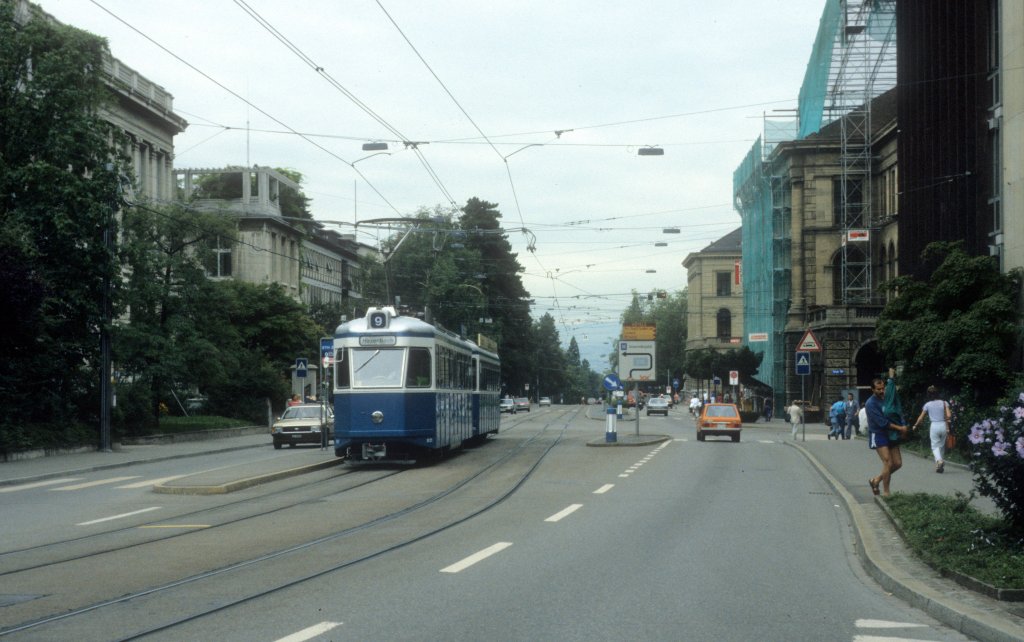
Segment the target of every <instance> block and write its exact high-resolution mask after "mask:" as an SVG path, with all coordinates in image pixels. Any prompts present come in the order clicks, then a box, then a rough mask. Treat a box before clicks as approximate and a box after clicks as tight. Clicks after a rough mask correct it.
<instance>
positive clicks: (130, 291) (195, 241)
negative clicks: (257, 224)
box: [113, 206, 235, 430]
mask: <svg viewBox="0 0 1024 642" xmlns="http://www.w3.org/2000/svg"><path fill="white" fill-rule="evenodd" d="M123 220H124V226H123V227H124V232H123V234H122V243H121V256H122V259H123V261H124V266H125V268H126V273H127V278H126V280H125V283H124V287H123V290H124V301H125V303H126V306H127V310H129V311H130V316H129V317H128V319H127V323H121V324H118V326H117V327H116V328H115V331H114V335H113V346H114V361H115V363H116V364H117V366H118V370H119V371H121V373H122V375H123V377H124V378H125V379H126V380H128V381H131V382H132V383H131V385H130V386H128V388H127V391H128V392H129V394H122V399H123V401H122V403H121V404H120V407H119V411H118V414H119V416H120V418H121V420H122V424H123V425H124V426H125V427H126V428H128V429H129V430H135V429H138V428H140V427H144V426H146V425H156V424H158V423H159V420H160V414H161V408H160V404H161V403H165V402H167V401H168V400H169V399H170V398H171V397H172V396H173V394H172V393H176V392H184V391H185V390H198V389H205V388H206V385H207V384H208V383H209V382H210V381H211V380H216V379H218V378H220V377H222V376H224V375H223V372H222V371H221V368H220V365H221V361H220V360H219V359H214V358H213V356H214V355H217V354H218V353H219V352H220V349H219V347H218V345H224V344H211V343H209V342H208V341H207V340H206V338H205V337H204V336H203V334H204V331H203V329H202V328H198V327H196V319H197V316H198V315H197V313H196V310H194V309H192V307H191V306H190V303H193V302H194V301H195V297H194V296H193V295H192V292H193V291H194V290H196V289H199V288H202V287H203V286H204V285H205V282H206V273H205V271H204V269H203V264H204V263H206V262H207V260H208V259H209V258H210V257H211V256H212V255H213V250H214V249H215V248H218V247H223V248H229V247H230V246H231V243H232V241H233V239H234V236H235V226H234V220H233V219H230V218H227V217H224V216H221V215H218V214H208V213H202V212H197V211H194V210H188V209H185V208H182V207H180V206H168V207H160V208H154V207H148V206H137V207H135V208H133V209H131V210H129V211H126V212H125V213H124V216H123ZM213 304H214V305H216V303H213ZM147 407H148V412H146V411H145V410H144V408H147Z"/></svg>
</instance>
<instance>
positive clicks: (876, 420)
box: [864, 379, 907, 497]
mask: <svg viewBox="0 0 1024 642" xmlns="http://www.w3.org/2000/svg"><path fill="white" fill-rule="evenodd" d="M890 386H891V388H892V394H893V395H895V392H896V384H895V382H894V381H893V380H892V379H889V382H888V383H886V382H885V381H883V380H881V379H875V380H874V381H872V382H871V393H872V394H871V398H870V399H868V400H867V403H865V404H864V407H865V409H866V410H867V419H868V447H869V448H871V449H872V450H874V451H875V452H876V453H878V458H879V459H881V460H882V472H881V473H880V474H878V475H877V476H875V477H872V478H870V479H868V485H870V486H871V492H872V493H874V494H875V495H877V494H878V493H879V486H881V489H882V494H883V495H884V496H885V497H888V496H889V483H890V481H891V480H892V476H893V474H895V473H896V471H897V470H899V469H900V468H902V467H903V456H902V455H901V454H900V443H899V439H900V437H903V436H905V435H906V433H907V427H906V426H905V425H902V424H899V423H896V422H894V421H893V419H894V418H893V417H890V416H889V415H888V414H886V412H885V410H884V405H883V400H884V399H885V397H886V389H887V388H889V387H890ZM894 436H895V437H896V438H895V439H894V438H893V437H894Z"/></svg>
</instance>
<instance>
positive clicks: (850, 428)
mask: <svg viewBox="0 0 1024 642" xmlns="http://www.w3.org/2000/svg"><path fill="white" fill-rule="evenodd" d="M845 407H846V432H844V433H843V439H849V438H850V437H851V436H852V435H851V433H852V432H854V431H856V432H857V434H858V435H859V434H860V424H859V422H858V420H857V412H858V411H859V410H860V404H859V403H857V400H856V399H854V398H853V393H852V392H851V393H849V394H847V395H846V406H845Z"/></svg>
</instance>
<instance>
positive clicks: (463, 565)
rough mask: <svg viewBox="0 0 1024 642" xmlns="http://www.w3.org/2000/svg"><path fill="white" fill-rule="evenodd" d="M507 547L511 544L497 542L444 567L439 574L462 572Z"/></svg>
mask: <svg viewBox="0 0 1024 642" xmlns="http://www.w3.org/2000/svg"><path fill="white" fill-rule="evenodd" d="M509 546H512V542H498V543H497V544H492V545H491V546H488V547H487V548H485V549H483V550H482V551H479V552H476V553H473V554H472V555H470V556H469V557H465V558H463V559H461V560H459V561H458V562H455V563H454V564H452V565H450V566H445V567H444V568H442V569H441V572H442V573H458V572H459V571H463V570H465V569H467V568H469V567H470V566H473V565H474V564H476V563H478V562H482V561H484V560H485V559H487V558H488V557H490V556H491V555H494V554H495V553H500V552H501V551H503V550H505V549H506V548H508V547H509Z"/></svg>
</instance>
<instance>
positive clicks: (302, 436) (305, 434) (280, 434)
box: [271, 403, 334, 449]
mask: <svg viewBox="0 0 1024 642" xmlns="http://www.w3.org/2000/svg"><path fill="white" fill-rule="evenodd" d="M323 432H326V433H327V439H328V440H330V439H331V437H332V435H333V433H334V410H333V409H332V408H331V407H330V406H329V405H327V406H321V405H320V404H318V403H303V404H299V405H297V406H288V407H287V408H285V409H284V412H283V413H282V414H281V416H280V417H279V418H278V420H277V421H275V422H274V425H273V427H272V428H271V436H272V437H273V440H274V448H278V449H279V448H281V446H283V445H285V444H288V447H289V448H290V447H292V446H294V445H295V444H316V445H317V446H319V445H320V444H321V443H322V439H323V438H322V433H323Z"/></svg>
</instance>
